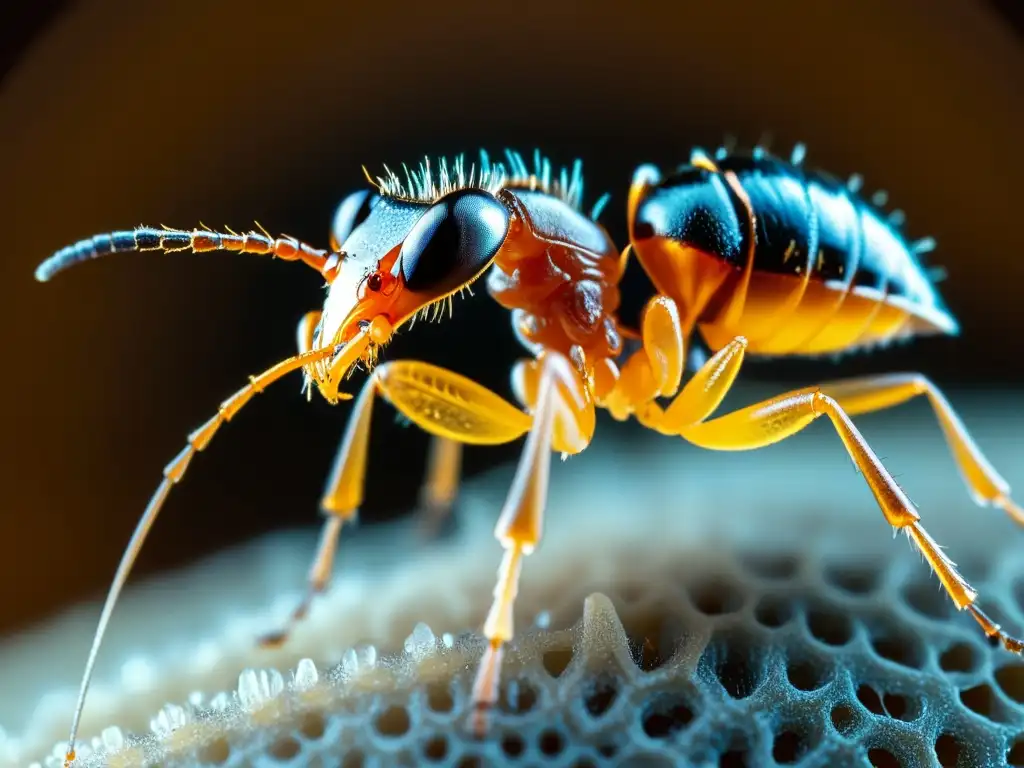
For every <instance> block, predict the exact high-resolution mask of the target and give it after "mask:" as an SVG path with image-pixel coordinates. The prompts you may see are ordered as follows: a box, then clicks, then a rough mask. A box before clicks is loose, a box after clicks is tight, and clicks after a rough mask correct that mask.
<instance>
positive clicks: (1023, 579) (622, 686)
mask: <svg viewBox="0 0 1024 768" xmlns="http://www.w3.org/2000/svg"><path fill="white" fill-rule="evenodd" d="M875 431H876V433H877V434H878V435H879V437H878V438H877V439H875V442H881V441H882V440H883V439H884V440H886V451H885V453H884V454H883V455H887V461H888V464H889V466H890V467H892V468H893V470H894V472H897V473H898V474H899V475H900V476H901V481H902V482H904V485H905V487H908V489H909V492H910V493H911V494H912V495H913V496H914V498H915V501H916V502H917V503H918V505H919V506H920V507H921V509H922V514H923V517H924V521H925V523H926V525H927V526H928V528H929V530H930V531H931V532H932V533H933V535H934V536H935V537H936V539H937V540H939V542H940V543H942V544H943V545H946V546H947V550H948V551H949V552H950V553H951V555H952V556H953V558H954V559H955V560H956V561H957V562H958V563H959V564H960V566H961V568H962V570H963V571H964V573H965V574H967V576H968V578H969V579H971V581H972V582H973V583H974V585H975V586H976V587H978V589H979V591H980V593H981V596H982V597H981V601H982V604H983V605H984V606H985V607H986V609H987V610H989V611H990V613H992V614H993V615H994V617H995V618H996V619H997V620H999V621H1001V622H1003V623H1004V624H1005V626H1006V627H1007V628H1008V629H1009V630H1011V631H1019V630H1020V628H1021V627H1022V626H1024V558H1022V557H1021V556H1020V555H1019V554H1018V552H1019V544H1020V541H1021V536H1022V535H1024V533H1022V532H1020V531H1019V530H1017V529H1016V528H1015V527H1014V526H1013V525H1012V523H1011V522H1010V521H1008V520H1005V519H1003V518H1002V517H1001V516H1000V515H999V514H998V513H996V512H992V511H989V510H981V509H977V508H975V507H974V506H973V505H972V503H971V502H970V500H969V499H968V497H967V496H966V494H965V493H964V491H963V489H962V488H960V487H959V478H958V477H957V476H956V474H955V472H954V471H953V470H952V468H951V462H950V461H949V459H948V457H946V456H945V454H944V450H945V448H944V445H943V444H942V442H941V439H940V438H939V437H938V436H937V435H935V433H934V432H928V431H927V429H926V427H921V430H920V431H918V430H917V428H916V427H913V428H909V429H908V428H904V429H901V430H900V431H899V432H898V433H897V432H896V431H887V430H885V429H884V428H882V429H876V430H875ZM865 432H866V433H868V435H869V438H870V437H872V435H871V433H870V431H869V430H868V429H867V428H865ZM922 433H923V434H925V435H927V439H925V440H924V441H922ZM1018 434H1019V432H1018ZM979 440H982V436H979ZM832 441H835V438H834V436H831V435H828V434H827V433H825V434H824V435H823V436H822V438H821V440H818V439H816V438H811V439H809V440H807V441H805V445H803V446H799V445H797V446H794V447H793V448H790V449H789V450H785V451H774V450H773V451H770V452H765V453H763V454H762V455H761V456H755V455H753V454H751V455H749V456H748V457H743V458H739V457H737V458H732V457H730V461H729V462H728V465H722V460H721V458H717V457H716V458H714V459H708V458H707V454H702V453H699V452H695V451H675V452H674V453H673V454H672V455H662V457H661V458H653V456H652V455H647V456H646V457H645V456H644V455H643V454H642V453H626V452H621V451H622V449H621V446H620V447H618V450H615V451H606V452H604V453H602V454H599V455H598V456H597V459H596V460H594V461H592V462H591V463H590V464H589V465H588V464H586V463H584V462H582V461H573V462H569V463H567V464H565V465H562V466H560V467H557V468H556V471H555V472H554V473H553V480H554V481H555V486H554V487H553V489H552V499H551V515H550V520H551V524H550V525H549V528H548V533H547V537H546V538H545V541H544V544H543V545H542V547H541V548H540V549H539V550H538V551H537V553H535V554H534V555H533V556H531V558H529V559H528V560H527V562H526V565H525V569H524V574H523V588H522V592H521V599H520V602H519V604H518V610H517V618H518V621H519V626H518V628H517V629H518V636H517V639H516V641H515V642H514V643H513V645H512V647H511V649H510V652H509V653H508V654H507V657H506V664H505V668H504V686H503V689H502V696H501V702H500V706H499V708H498V709H497V711H496V712H495V713H494V716H493V719H492V728H491V732H490V735H489V736H488V737H487V738H486V739H484V740H483V741H476V740H474V739H472V738H471V737H470V736H469V735H468V734H467V732H466V731H465V729H464V724H465V720H466V714H467V704H468V691H469V688H470V686H471V684H472V677H473V672H474V670H475V664H476V661H477V660H478V659H479V657H480V655H481V652H482V649H483V640H482V638H481V637H480V636H479V635H478V634H477V633H475V632H474V631H473V628H474V627H475V626H477V625H478V623H479V620H480V616H482V614H483V612H484V611H485V610H486V605H487V602H488V597H489V593H490V589H491V587H492V586H493V574H494V569H495V567H496V565H497V561H498V558H499V556H500V551H499V550H498V548H497V545H496V544H495V543H494V542H493V539H490V537H489V529H490V526H491V525H493V514H492V513H493V510H494V509H495V508H496V507H497V505H498V504H500V500H501V497H502V496H503V494H504V491H505V488H506V487H507V485H505V484H506V483H507V474H508V473H503V472H499V473H497V475H496V478H495V479H494V481H493V482H491V481H490V480H489V481H487V482H485V483H482V484H480V485H479V486H478V487H477V489H476V491H472V490H471V492H470V493H469V494H468V495H467V497H466V499H465V501H464V503H463V505H462V509H461V511H460V521H461V523H462V525H461V528H460V532H459V534H458V535H457V536H455V537H454V538H453V540H451V541H448V542H445V543H444V544H441V545H438V546H436V547H430V548H427V549H426V550H423V552H422V554H419V555H417V556H415V557H406V558H404V559H401V560H400V562H399V563H395V562H392V563H390V564H389V565H388V566H387V568H386V569H385V570H380V571H375V570H374V566H373V565H372V564H370V563H369V561H370V560H372V559H373V558H372V557H367V563H366V564H365V565H364V567H365V571H364V574H363V576H362V577H360V578H359V579H353V580H350V581H354V582H357V584H356V585H353V584H351V583H350V586H349V587H347V588H342V585H341V583H339V589H338V590H337V591H336V592H335V593H332V595H331V596H328V597H326V598H325V600H324V602H323V603H322V604H321V606H320V607H319V608H318V610H317V611H315V612H314V616H313V617H311V619H310V622H309V624H308V625H306V626H305V627H304V628H303V630H302V631H301V632H300V633H298V634H297V635H296V636H295V642H294V643H293V647H292V648H291V650H288V651H285V652H282V653H281V654H278V655H277V656H263V657H260V656H259V655H258V654H256V652H255V651H251V650H246V651H244V652H243V651H242V650H240V649H241V648H242V647H243V646H242V645H238V646H237V647H235V648H234V650H232V646H231V645H230V643H228V642H227V641H225V640H221V641H219V642H220V643H221V661H222V663H220V664H206V665H205V666H203V668H202V670H200V671H197V666H202V665H197V662H196V654H195V647H196V646H195V644H194V643H193V644H192V645H189V644H188V643H187V642H185V643H184V644H183V645H182V649H183V650H181V651H180V652H179V654H178V656H177V657H175V656H173V655H170V656H167V659H169V660H166V661H164V662H162V663H159V664H156V666H157V667H158V668H160V669H161V670H162V675H163V676H160V675H157V676H156V678H155V681H154V682H153V684H152V685H151V686H150V689H148V690H146V691H143V692H139V691H136V692H135V693H134V694H133V695H131V696H128V695H124V694H122V695H114V694H108V695H107V696H106V698H104V695H102V694H101V695H100V696H99V697H98V699H99V702H100V703H99V704H98V705H97V706H96V712H95V713H94V715H93V718H94V719H93V720H92V721H89V722H90V723H92V725H89V726H85V727H84V728H83V735H86V736H88V737H91V745H90V743H89V741H88V739H87V743H86V746H85V748H84V749H83V750H82V754H83V755H84V759H83V761H82V763H81V764H82V765H83V766H92V765H112V766H134V765H155V764H159V765H161V766H167V767H170V766H185V765H197V764H198V765H225V766H242V765H256V766H263V765H266V766H307V765H310V766H317V765H323V766H328V765H331V766H337V765H341V766H345V767H346V768H349V767H351V766H378V765H379V766H390V765H398V766H404V765H410V766H411V765H445V766H460V767H462V766H477V765H481V766H482V765H496V764H511V765H543V766H547V765H552V766H566V767H569V766H580V767H582V766H604V765H609V766H610V765H616V766H660V765H665V766H671V765H679V764H686V765H693V766H720V767H722V768H739V767H740V766H751V767H753V766H773V765H792V766H804V767H810V766H835V767H837V768H840V767H842V766H847V765H849V766H862V765H863V766H871V765H874V766H882V767H884V768H890V767H892V766H903V768H912V767H916V766H959V767H960V768H967V767H968V766H1003V765H1011V766H1013V765H1024V662H1022V660H1021V659H1018V658H1016V657H1013V656H1011V655H1009V654H1007V653H1006V652H1005V651H1002V650H1001V649H995V648H992V647H990V646H989V645H988V643H987V642H986V641H985V640H984V638H983V637H982V635H981V633H980V632H979V631H978V629H977V628H976V626H975V624H974V622H973V621H971V619H970V618H969V617H968V616H965V615H962V614H959V613H957V612H956V611H955V609H954V608H953V606H952V604H951V603H950V602H949V600H948V598H947V597H946V596H945V594H944V593H943V592H942V591H941V590H940V588H939V586H938V582H937V580H936V579H935V578H934V576H932V575H931V574H930V572H929V571H928V569H927V568H926V566H925V565H924V564H923V563H922V561H921V559H920V557H918V556H917V555H915V554H914V552H913V550H912V549H911V548H910V546H909V544H908V543H907V542H906V541H905V540H904V539H903V537H900V538H899V539H897V540H895V541H894V540H893V538H892V536H891V530H890V529H889V528H888V527H887V526H886V525H885V524H884V521H883V520H882V519H881V516H880V514H879V513H878V512H877V511H876V509H875V508H874V506H873V504H872V500H871V497H870V495H869V494H868V493H867V492H866V491H864V489H862V488H860V487H859V483H860V482H861V481H860V478H859V477H858V476H857V475H856V474H855V473H853V472H851V471H850V467H849V464H848V462H844V461H843V458H844V457H843V456H842V451H841V449H840V448H839V447H838V445H836V444H834V443H832ZM835 442H836V443H837V442H838V441H835ZM829 443H831V444H830V446H829V447H830V452H831V453H833V454H835V455H836V459H835V460H830V459H829V458H827V456H828V454H827V453H824V452H823V449H822V447H821V446H822V445H824V444H829ZM992 445H993V446H994V448H995V450H993V449H992V448H990V449H989V453H990V456H991V458H992V460H993V462H994V463H996V465H997V466H1003V467H1005V466H1007V464H1008V463H1009V462H1008V461H1003V462H1002V465H1001V464H1000V462H999V459H1000V457H1001V456H1000V450H999V449H1000V447H1003V446H1005V449H1004V450H1003V452H1002V458H1004V459H1010V458H1011V457H1012V456H1013V453H1014V452H1013V451H1012V450H1010V449H1011V448H1012V445H1013V443H1012V442H1011V441H1006V442H1003V443H1001V442H1000V441H998V440H997V441H994V442H993V443H992ZM904 450H906V451H907V453H903V451H904ZM897 454H902V455H903V456H909V457H910V458H904V459H902V460H896V459H893V458H888V457H891V456H894V455H897ZM630 456H633V457H635V458H630ZM809 462H814V463H813V465H810V464H809ZM683 464H685V465H686V467H685V472H683V471H681V470H680V467H681V466H682V465H683ZM716 464H717V465H719V466H716ZM737 465H739V466H737ZM809 465H810V466H814V467H815V471H814V476H815V483H814V485H813V486H812V485H811V484H809V483H806V482H803V483H801V482H797V481H796V480H797V479H798V478H799V477H800V467H801V466H802V467H807V466H809ZM915 475H916V476H918V477H919V478H920V479H919V480H916V481H915V480H914V479H912V478H913V477H914V476H915ZM559 477H561V481H559V480H558V479H557V478H559ZM693 477H697V478H698V479H699V482H692V481H687V480H686V479H685V478H693ZM623 478H625V479H628V480H629V481H630V484H629V485H628V487H627V484H626V483H624V482H620V481H621V480H622V479H623ZM1009 479H1010V480H1011V481H1013V480H1015V479H1016V480H1017V483H1016V484H1017V485H1018V486H1024V482H1022V480H1024V478H1015V477H1014V476H1013V475H1009ZM822 488H828V489H836V490H835V491H833V492H832V493H823V492H822ZM712 510H718V512H717V513H715V514H712V512H711V511H712ZM754 512H756V514H753V513H754ZM377 535H382V534H377ZM366 541H367V543H369V541H370V539H369V538H368V539H367V540H366ZM401 541H403V539H402V537H401V536H398V535H392V534H389V535H388V536H387V537H386V544H385V545H383V549H385V550H393V549H396V548H400V547H402V546H404V544H400V543H396V542H401ZM302 543H303V544H306V542H305V541H303V542H302ZM279 546H280V549H279V555H280V556H281V557H282V558H285V559H287V558H291V557H294V558H295V560H296V563H299V562H302V561H303V558H302V557H300V555H299V553H300V552H301V553H302V554H306V549H305V547H299V546H298V544H287V543H281V544H280V545H279ZM356 549H357V547H356V546H355V544H353V547H352V551H353V555H352V558H353V561H354V560H356V559H357V558H356V556H355V554H354V553H355V550H356ZM372 549H374V548H373V547H372V546H371V547H368V549H367V551H370V550H372ZM293 550H294V551H293ZM384 560H387V558H384ZM353 567H354V565H353ZM341 573H344V571H342V572H341ZM385 573H387V574H389V575H388V576H387V577H385V576H384V574H385ZM414 575H415V578H413V577H414ZM340 581H341V575H340V574H339V582H340ZM368 584H373V585H374V586H373V590H372V593H370V594H367V589H368V587H367V585H368ZM360 590H362V592H363V594H362V598H361V600H362V602H359V601H358V600H356V601H355V602H352V600H353V598H352V597H351V595H352V593H353V592H359V591H360ZM346 595H348V597H346ZM353 606H362V607H361V609H360V610H357V609H356V607H353ZM267 621H268V618H267V616H266V615H261V616H260V617H259V622H257V623H260V622H262V625H263V626H264V628H265V622H267ZM424 621H426V622H428V623H423V622H424ZM250 642H251V641H250ZM371 643H372V645H371ZM245 647H246V648H248V647H249V646H245ZM258 661H262V662H273V663H272V664H271V663H259V664H258V663H255V662H258ZM243 667H248V668H247V669H245V670H244V671H242V672H241V674H239V670H241V669H242V668H243ZM276 670H282V671H280V672H279V671H276ZM229 678H230V679H229ZM193 690H194V691H203V693H198V692H196V693H190V691H193ZM218 690H220V691H221V692H220V693H218ZM159 697H163V698H162V701H172V702H176V703H172V704H168V705H165V706H163V708H160V705H159V703H154V702H158V701H159ZM104 702H105V703H104ZM150 704H152V706H151V707H149V705H150ZM64 706H65V709H64V710H63V714H64V715H65V717H66V713H67V711H68V710H67V709H66V703H65V705H64ZM146 707H149V708H146ZM103 716H106V717H108V720H107V721H106V725H107V726H110V727H107V728H106V729H105V730H104V729H102V728H100V727H96V720H95V718H98V717H103ZM64 722H66V719H65V720H63V722H61V725H62V726H63V724H64ZM94 734H95V735H94ZM51 743H52V741H51ZM2 746H3V742H2V741H0V747H2ZM62 746H63V745H60V744H58V745H57V747H56V748H55V750H56V753H55V754H59V753H60V750H61V749H62ZM2 754H3V753H2V750H0V755H2ZM42 762H43V763H44V764H53V765H57V764H59V759H58V758H57V757H56V756H51V757H49V758H45V759H43V760H42ZM0 764H3V763H0ZM12 764H15V763H12Z"/></svg>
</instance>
